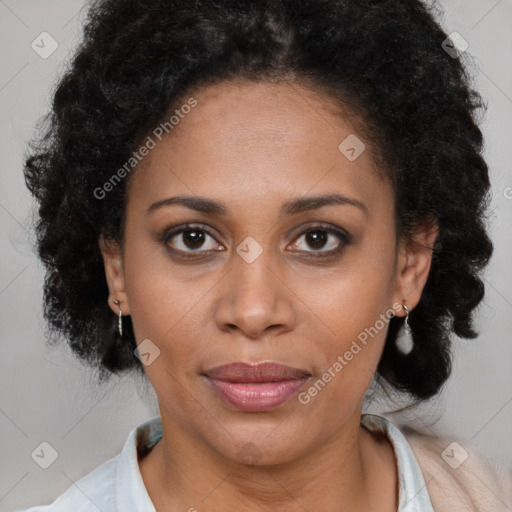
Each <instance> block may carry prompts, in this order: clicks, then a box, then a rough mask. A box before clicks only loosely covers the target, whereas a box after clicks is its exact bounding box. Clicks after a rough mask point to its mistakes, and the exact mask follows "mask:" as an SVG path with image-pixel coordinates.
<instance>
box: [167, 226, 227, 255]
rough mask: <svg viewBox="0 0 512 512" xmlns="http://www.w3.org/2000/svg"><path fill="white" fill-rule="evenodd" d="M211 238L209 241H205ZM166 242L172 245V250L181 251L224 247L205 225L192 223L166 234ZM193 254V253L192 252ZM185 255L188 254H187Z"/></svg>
mask: <svg viewBox="0 0 512 512" xmlns="http://www.w3.org/2000/svg"><path fill="white" fill-rule="evenodd" d="M208 239H211V241H210V242H209V243H206V246H205V242H207V241H208ZM162 241H163V242H164V243H166V244H167V245H170V246H172V247H170V249H171V250H173V251H174V249H176V251H175V252H181V253H194V252H208V251H220V250H223V249H224V248H223V247H222V246H221V245H219V244H218V243H217V241H216V240H215V238H214V236H213V234H212V233H210V231H209V230H207V229H205V228H204V227H203V226H201V227H198V226H194V225H191V224H187V225H186V226H182V227H181V228H180V229H177V230H174V231H172V232H171V233H168V234H166V235H164V237H163V240H162ZM191 255H192V254H191ZM185 256H188V255H187V254H185Z"/></svg>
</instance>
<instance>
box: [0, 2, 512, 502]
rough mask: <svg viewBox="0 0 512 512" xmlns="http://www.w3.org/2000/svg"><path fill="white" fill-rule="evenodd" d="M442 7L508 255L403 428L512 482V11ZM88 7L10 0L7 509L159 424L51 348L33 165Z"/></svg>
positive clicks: (134, 398)
mask: <svg viewBox="0 0 512 512" xmlns="http://www.w3.org/2000/svg"><path fill="white" fill-rule="evenodd" d="M441 5H442V6H443V8H444V9H445V13H444V14H443V15H442V17H441V18H440V21H441V24H442V25H443V27H444V28H445V30H446V31H447V32H448V33H451V32H453V31H457V32H459V33H460V34H461V35H462V36H463V37H464V38H465V39H466V40H467V41H468V43H469V48H468V50H467V52H466V55H467V56H469V57H470V58H471V60H472V62H473V64H472V68H471V73H472V75H473V76H474V77H475V83H476V86H477V88H478V89H479V90H480V91H481V92H482V93H483V95H484V97H485V98H486V99H487V100H488V102H489V110H488V112H487V114H486V115H485V117H484V118H483V119H482V127H483V131H484V135H485V137H486V153H485V156H486V158H487V161H488V163H489V165H490V168H491V179H492V183H493V200H492V206H491V211H490V230H491V234H492V237H493V239H494V241H495V244H496V250H495V255H494V257H493V259H492V262H491V264H490V266H489V268H488V271H487V274H486V278H485V281H486V285H487V293H486V297H485V301H484V304H483V305H482V307H481V309H480V314H479V320H478V324H479V325H480V328H481V336H480V337H479V338H478V339H476V340H458V339H456V340H455V341H456V343H455V347H456V348H455V367H454V372H453V375H452V377H451V379H450V381H449V383H448V385H447V386H446V389H445V392H444V393H443V394H442V395H441V396H439V397H438V398H436V399H435V400H433V401H431V403H428V404H425V405H424V406H422V407H421V408H419V409H418V410H416V411H413V412H409V413H407V415H402V416H401V417H393V418H392V419H395V420H396V422H397V423H400V421H402V420H403V421H407V422H410V423H412V424H414V425H416V426H417V427H418V428H422V429H423V430H426V431H431V432H433V433H437V434H442V435H447V436H448V437H449V439H451V440H457V441H458V442H460V443H461V444H462V445H463V446H465V447H467V448H468V451H469V454H470V456H471V453H472V451H473V452H474V451H477V452H479V454H480V455H483V456H485V457H487V458H489V459H493V460H494V461H496V462H498V463H501V464H502V465H504V466H505V467H506V468H507V469H508V470H511V469H512V468H511V466H512V464H511V460H512V436H511V435H510V432H511V426H512V372H511V371H510V367H511V361H512V340H511V336H510V328H511V326H512V323H511V320H510V319H511V317H512V276H511V272H512V271H511V266H510V262H511V261H512V259H511V256H512V251H511V246H512V236H511V234H512V228H511V219H512V163H511V162H512V140H511V135H512V66H511V55H512V30H511V28H512V0H499V1H496V0H471V1H468V0H449V1H444V2H441ZM83 6H84V1H83V0H66V1H64V0H45V1H41V0H18V1H14V0H0V25H1V32H0V34H1V35H0V37H1V48H2V50H1V55H0V59H1V70H2V71H1V75H0V111H1V115H0V123H1V136H0V158H1V164H2V170H1V173H0V180H1V183H0V225H1V242H0V262H1V269H0V314H1V322H0V335H1V338H0V339H1V354H2V357H1V358H0V393H1V394H0V434H1V437H0V439H1V440H0V443H1V453H0V460H1V469H0V510H14V509H16V508H20V507H24V506H28V505H34V504H38V503H49V502H50V501H52V500H53V499H54V498H55V497H56V496H57V495H58V494H60V493H62V492H63V491H64V490H65V489H66V488H68V487H69V486H70V485H72V484H73V483H74V482H76V481H77V480H78V479H79V478H81V477H82V476H83V475H85V474H86V473H88V472H89V471H91V470H92V469H94V468H95V467H97V466H98V465H100V464H101V463H103V462H105V461H106V460H107V459H108V458H110V457H113V456H114V455H116V454H117V453H118V452H119V451H120V450H121V448H122V446H123V444H124V442H125V439H126V437H127V435H128V433H129V432H130V430H131V429H132V428H133V427H135V426H136V425H138V424H139V423H140V422H142V421H143V420H145V419H147V418H149V417H152V416H154V415H156V414H158V410H157V408H156V401H155V398H154V395H153V393H152V390H151V389H148V388H144V387H143V386H142V383H141V382H140V381H137V382H134V381H133V380H132V379H130V378H116V379H113V380H112V383H111V384H109V385H108V386H106V387H99V386H97V385H95V384H94V383H93V382H94V375H93V373H92V371H90V370H87V369H85V368H83V367H82V365H81V364H80V363H79V362H78V361H76V360H75V359H74V358H73V356H72V355H70V353H69V350H68V349H67V346H66V345H65V343H62V344H61V346H60V347H57V348H52V347H49V346H47V345H46V344H45V340H44V336H43V332H44V325H43V320H42V315H41V300H42V293H41V290H42V269H41V266H40V264H39V263H38V261H37V259H36V257H35V255H34V253H33V251H32V248H31V245H30V240H31V239H30V233H29V232H28V231H27V226H28V225H29V222H30V215H31V212H32V203H31V199H30V197H29V194H28V192H27V190H26V188H25V185H24V181H23V176H22V158H23V152H24V150H25V148H26V142H27V140H29V139H30V138H31V137H32V136H33V135H34V133H35V132H34V129H35V124H36V122H37V120H38V119H39V118H40V116H41V115H42V114H43V113H45V112H46V111H47V110H48V109H49V105H50V91H51V87H52V85H53V84H54V82H55V80H56V77H57V76H58V74H60V73H62V72H63V70H64V68H65V61H66V59H67V58H68V57H69V56H70V55H71V51H72V49H73V48H74V46H75V44H76V43H77V41H78V38H79V34H80V26H81V21H82V19H83ZM43 31H46V32H48V33H50V34H51V35H52V37H53V38H55V40H56V41H57V42H58V45H59V46H58V48H57V50H56V51H55V52H54V53H53V54H52V55H51V56H50V57H48V58H46V59H43V58H41V57H40V56H39V55H38V54H37V53H36V52H35V51H34V50H33V49H32V48H31V43H32V41H33V40H34V39H36V38H37V37H38V36H39V34H41V32H43ZM445 136H446V137H450V134H449V133H446V134H445ZM377 404H378V402H374V403H373V404H372V408H373V409H374V410H376V411H378V410H380V409H379V408H380V407H382V405H377ZM43 441H46V442H48V443H50V444H51V445H52V446H53V447H54V448H55V450H56V451H57V453H58V458H57V460H56V461H55V463H54V464H52V465H51V466H50V467H49V468H48V469H42V468H40V467H39V466H38V465H37V464H36V463H35V462H34V461H33V460H32V458H31V453H32V452H33V451H34V450H35V449H36V448H37V447H38V446H39V445H40V443H41V442H43ZM470 446H471V448H469V447H470Z"/></svg>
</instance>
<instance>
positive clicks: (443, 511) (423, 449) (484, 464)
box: [402, 430, 512, 512]
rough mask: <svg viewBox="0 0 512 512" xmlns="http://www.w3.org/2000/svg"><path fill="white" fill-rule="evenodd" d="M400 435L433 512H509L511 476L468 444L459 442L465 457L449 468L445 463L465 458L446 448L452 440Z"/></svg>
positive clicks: (511, 488)
mask: <svg viewBox="0 0 512 512" xmlns="http://www.w3.org/2000/svg"><path fill="white" fill-rule="evenodd" d="M402 433H403V434H404V436H405V437H406V439H407V441H408V442H409V445H410V446H411V449H412V451H413V453H414V455H415V457H416V460H417V461H418V464H419V466H420V468H421V471H422V473H423V478H424V480H425V484H426V486H427V490H428V493H429V495H430V500H431V502H432V506H433V507H434V511H435V512H512V473H510V472H509V471H507V470H505V469H504V468H503V467H500V466H498V465H496V464H491V463H490V462H489V461H488V460H485V459H484V458H483V457H482V456H480V455H479V453H478V451H477V450H476V449H475V448H474V445H472V444H471V442H470V441H459V445H461V446H462V447H463V449H464V450H465V452H467V454H468V457H467V459H466V460H464V461H463V462H462V463H461V464H460V465H459V466H458V467H456V468H453V467H451V466H450V464H448V463H447V462H445V460H448V461H449V462H450V463H451V464H452V466H457V464H458V462H460V461H462V460H463V456H465V455H463V456H461V455H460V453H462V454H464V451H462V452H461V451H460V450H461V449H460V448H458V447H457V446H455V452H454V451H453V449H452V448H449V447H450V445H451V444H452V441H453V440H450V439H446V438H442V437H438V438H435V437H431V436H428V435H424V434H420V433H418V432H414V431H409V432H408V431H407V430H405V431H402ZM447 448H448V450H447ZM443 452H444V457H445V458H444V459H443V457H442V456H441V454H443ZM458 454H459V455H458ZM457 457H458V458H457Z"/></svg>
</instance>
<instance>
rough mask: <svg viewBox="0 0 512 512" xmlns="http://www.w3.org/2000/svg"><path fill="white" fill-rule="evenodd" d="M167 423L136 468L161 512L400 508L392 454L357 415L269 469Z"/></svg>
mask: <svg viewBox="0 0 512 512" xmlns="http://www.w3.org/2000/svg"><path fill="white" fill-rule="evenodd" d="M165 419H169V420H170V419H171V418H165ZM165 419H164V417H163V416H162V426H163V437H162V439H161V440H160V441H159V442H158V443H157V445H156V446H155V447H154V448H153V450H152V451H151V452H150V453H149V454H148V455H147V456H146V457H145V458H144V459H142V460H141V461H140V462H139V467H140V470H141V474H142V477H143V480H144V483H145V485H146V488H147V490H148V493H149V495H150V497H151V500H152V501H153V503H154V505H155V508H156V509H157V510H158V512H168V511H169V512H170V511H175V510H187V511H188V510H190V511H194V510H198V511H199V510H205V509H206V510H208V511H211V512H225V511H227V510H239V511H243V512H263V511H265V512H267V511H269V512H270V511H275V510H276V509H277V510H280V511H283V512H296V511H297V512H298V511H300V512H303V511H304V510H314V509H319V508H320V509H321V510H343V511H344V512H352V511H354V512H355V511H358V512H362V511H371V510H379V511H386V512H387V511H388V510H389V511H396V510H397V508H398V500H397V496H396V495H397V492H396V488H397V476H396V469H395V468H396V462H395V458H394V454H393V449H392V447H391V445H390V444H389V442H388V441H387V440H381V441H379V440H378V439H377V438H376V437H374V436H373V435H372V434H371V433H369V432H368V431H366V430H365V429H364V428H363V427H361V426H360V424H359V422H360V415H359V414H358V415H357V416H354V417H353V418H352V419H351V420H350V421H348V422H347V423H346V424H345V425H344V428H343V429H340V430H338V431H336V432H334V434H333V435H331V436H330V437H329V438H328V439H326V440H324V442H323V443H322V444H321V445H320V446H318V447H316V448H315V449H314V450H312V451H309V452H306V453H304V454H303V455H302V456H301V457H300V458H294V459H293V460H290V461H287V462H283V463H280V464H272V465H257V464H256V465H247V464H241V463H239V462H237V461H234V460H231V459H229V458H227V457H224V456H222V455H221V454H219V453H218V452H215V451H213V450H212V449H211V448H210V447H209V446H207V445H206V444H205V443H204V441H203V440H201V439H200V438H197V437H193V436H191V435H190V433H189V432H186V431H185V430H184V429H181V428H178V426H177V425H176V424H175V423H174V422H172V421H165ZM383 504H387V505H383Z"/></svg>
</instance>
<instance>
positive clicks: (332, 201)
mask: <svg viewBox="0 0 512 512" xmlns="http://www.w3.org/2000/svg"><path fill="white" fill-rule="evenodd" d="M171 205H181V206H185V207H186V208H190V209H191V210H196V211H198V212H202V213H207V214H211V215H218V216H221V215H227V214H228V208H227V206H226V205H225V204H224V203H222V202H219V201H215V200H213V199H209V198H207V197H198V196H173V197H167V198H165V199H160V200H159V201H157V202H156V203H153V204H152V205H151V206H150V207H149V208H148V210H147V213H151V212H153V211H155V210H157V209H159V208H162V207H164V206H171ZM333 205H350V206H355V207H357V208H359V209H361V210H362V211H363V212H364V213H366V214H368V213H369V212H368V207H367V206H366V204H365V203H363V202H362V201H359V200H358V199H355V198H352V197H348V196H344V195H341V194H328V195H319V196H304V197H299V198H296V199H291V200H289V201H287V202H285V203H284V204H283V205H282V207H281V214H282V215H294V214H297V213H302V212H307V211H311V210H317V209H319V208H323V207H324V206H333Z"/></svg>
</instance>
